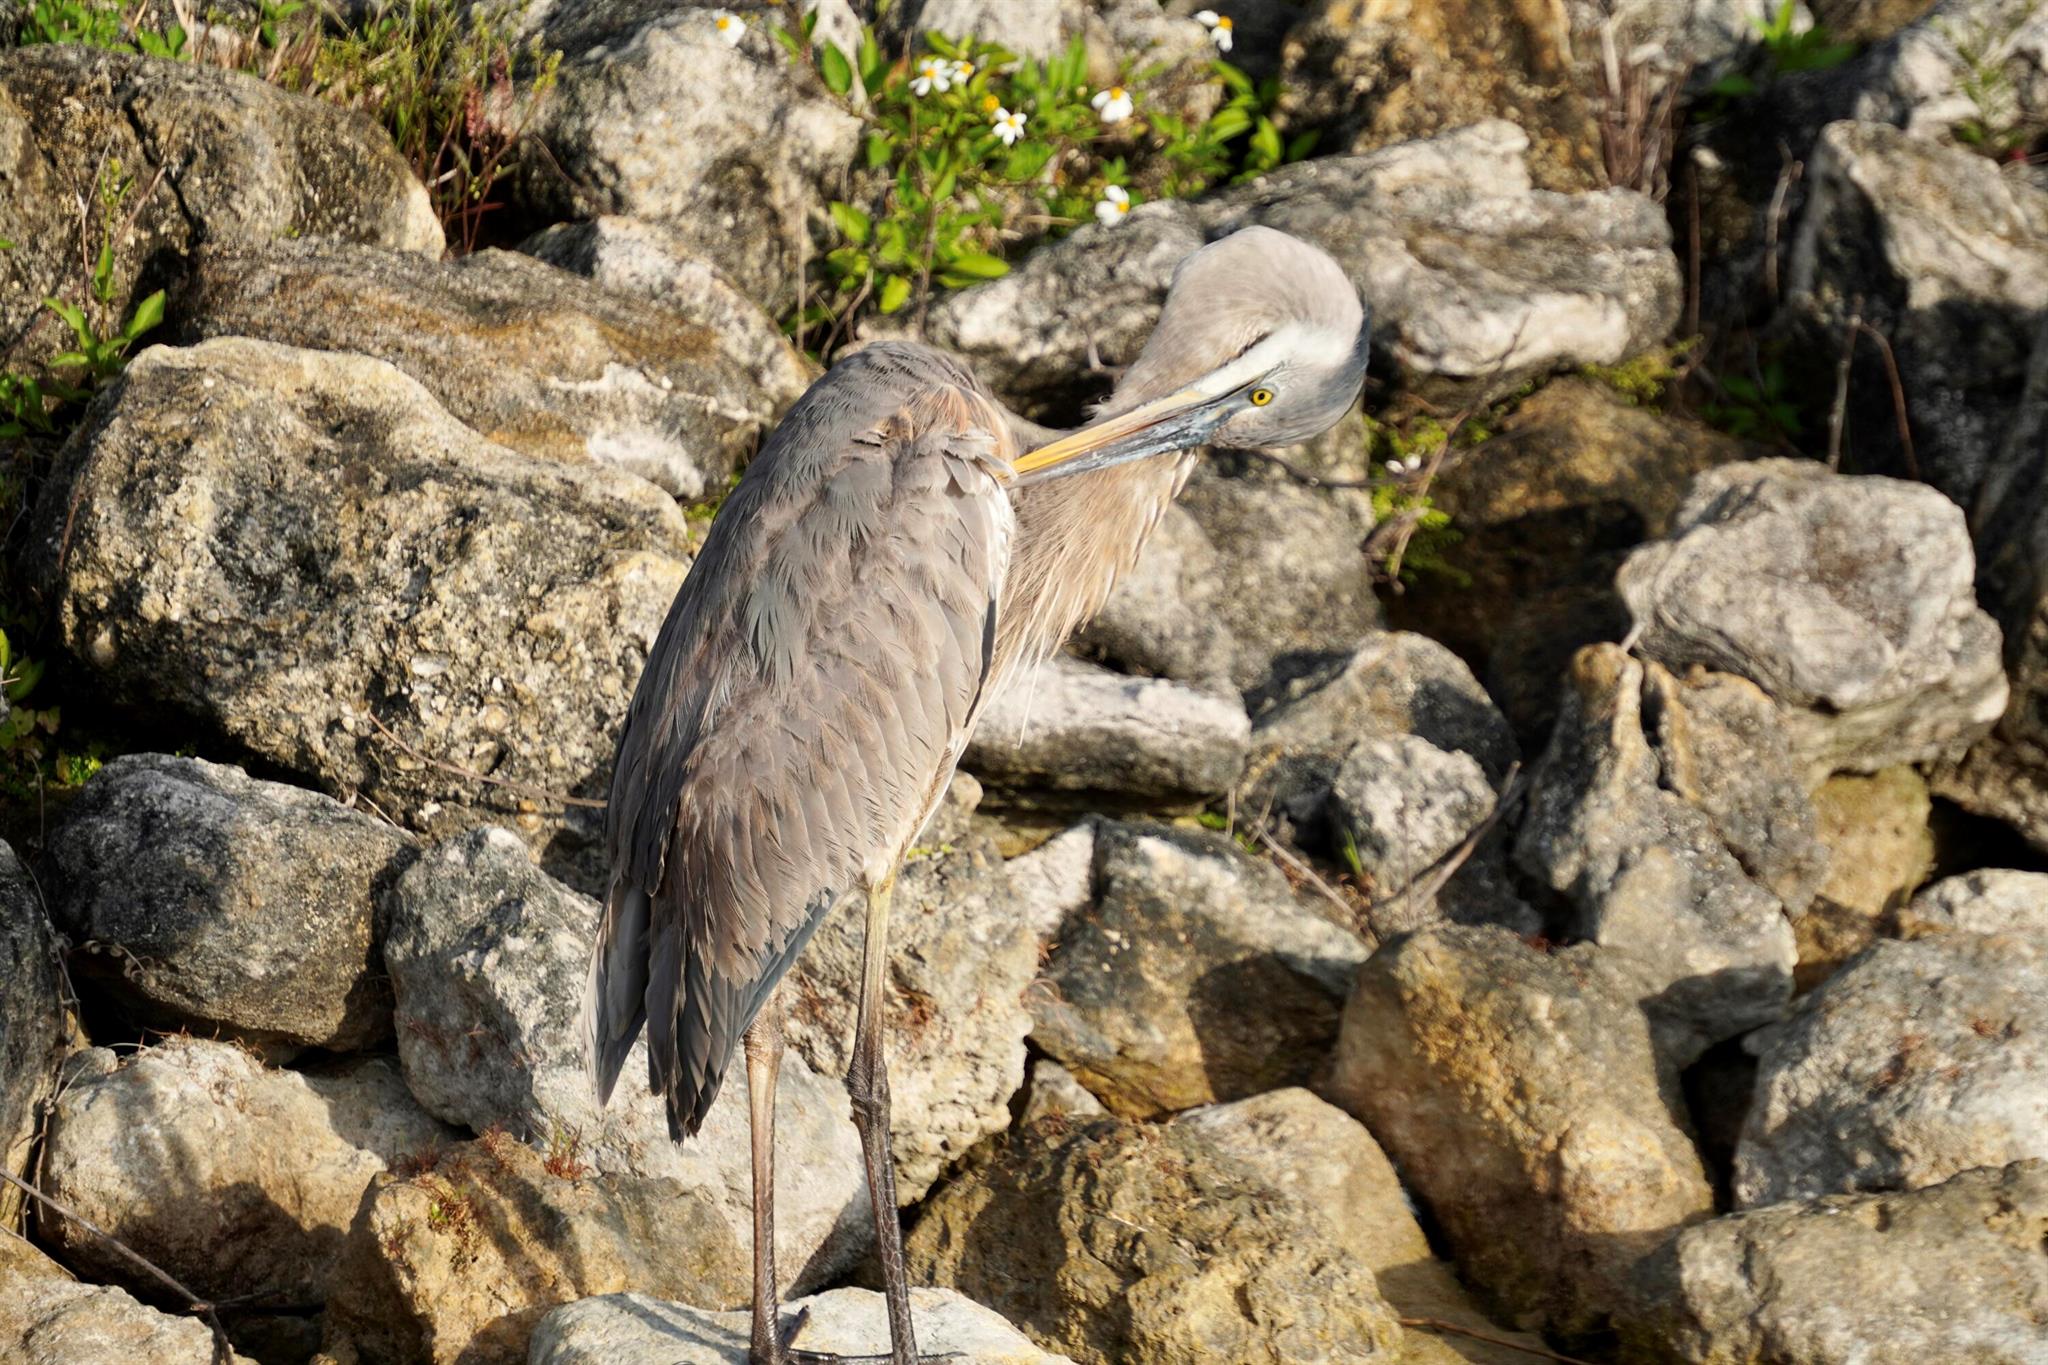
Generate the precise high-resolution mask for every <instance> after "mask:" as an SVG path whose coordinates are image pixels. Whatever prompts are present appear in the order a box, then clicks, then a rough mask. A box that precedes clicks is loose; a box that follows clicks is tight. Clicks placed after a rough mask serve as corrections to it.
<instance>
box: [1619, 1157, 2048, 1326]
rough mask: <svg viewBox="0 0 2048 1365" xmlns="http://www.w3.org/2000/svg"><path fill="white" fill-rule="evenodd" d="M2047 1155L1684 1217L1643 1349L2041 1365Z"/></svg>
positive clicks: (1667, 1255) (1657, 1274) (1655, 1269)
mask: <svg viewBox="0 0 2048 1365" xmlns="http://www.w3.org/2000/svg"><path fill="white" fill-rule="evenodd" d="M2044 1237H2048V1162H2041V1161H2020V1162H2014V1163H2013V1164H2011V1165H2009V1166H2005V1167H2002V1168H2000V1167H1992V1168H1989V1169H1986V1170H1975V1171H1964V1172H1962V1173H1960V1174H1958V1175H1955V1176H1953V1177H1951V1178H1950V1179H1948V1180H1947V1181H1945V1182H1943V1183H1942V1184H1939V1185H1934V1186H1931V1187H1929V1188H1926V1189H1921V1190H1915V1191H1913V1192H1911V1193H1897V1192H1888V1193H1881V1194H1867V1195H1856V1196H1846V1197H1845V1196H1836V1197H1832V1198H1827V1199H1818V1200H1813V1201H1810V1202H1806V1203H1797V1204H1779V1205H1775V1206H1773V1207H1771V1208H1766V1209H1756V1210H1752V1211H1750V1212H1747V1213H1738V1214H1735V1215H1732V1216H1730V1217H1727V1218H1717V1219H1715V1220H1714V1221H1713V1222H1711V1223H1705V1224H1702V1225H1700V1226H1698V1227H1693V1228H1688V1229H1686V1230H1685V1231H1684V1232H1683V1233H1681V1234H1679V1236H1678V1238H1677V1239H1676V1240H1675V1242H1673V1244H1672V1245H1671V1246H1670V1248H1669V1249H1667V1250H1666V1251H1665V1252H1664V1253H1663V1254H1661V1255H1660V1256H1659V1257H1658V1258H1657V1260H1656V1262H1655V1263H1654V1264H1653V1265H1652V1266H1651V1267H1648V1268H1647V1269H1646V1273H1645V1275H1644V1280H1645V1294H1644V1298H1645V1299H1646V1300H1647V1301H1648V1302H1650V1303H1651V1304H1653V1305H1654V1307H1652V1308H1651V1309H1649V1310H1648V1311H1647V1312H1646V1313H1645V1314H1644V1316H1643V1318H1642V1319H1640V1320H1638V1321H1635V1322H1632V1323H1630V1324H1629V1326H1628V1328H1627V1329H1626V1330H1625V1331H1624V1339H1625V1340H1626V1341H1627V1342H1628V1343H1629V1344H1630V1345H1631V1346H1633V1347H1635V1348H1636V1349H1637V1350H1638V1351H1639V1352H1640V1353H1641V1354H1640V1358H1642V1359H1656V1360H1676V1361H1684V1362H1696V1365H1735V1362H1738V1361H1752V1360H1797V1361H1801V1362H1810V1365H1851V1362H1854V1365H1919V1362H1921V1361H1931V1360H1956V1361H1961V1360H1972V1361H1983V1362H1985V1363H1986V1365H2031V1362H2033V1361H2036V1360H2038V1359H2040V1356H2041V1323H2042V1321H2043V1320H2044V1318H2048V1262H2044V1259H2043V1257H2042V1255H2041V1246H2042V1240H2043V1238H2044Z"/></svg>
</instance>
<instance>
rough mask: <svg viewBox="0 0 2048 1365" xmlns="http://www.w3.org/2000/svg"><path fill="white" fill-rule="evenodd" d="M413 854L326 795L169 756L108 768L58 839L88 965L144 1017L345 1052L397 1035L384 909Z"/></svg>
mask: <svg viewBox="0 0 2048 1365" xmlns="http://www.w3.org/2000/svg"><path fill="white" fill-rule="evenodd" d="M414 852H415V847H414V844H413V841H412V839H411V838H409V837H408V836H407V835H405V834H404V833H403V832H402V831H399V830H396V829H393V828H392V827H391V826H390V825H388V824H385V823H383V822H381V821H378V820H373V819H371V818H370V817H369V816H367V815H364V814H362V813H360V812H357V811H353V810H348V809H346V808H344V807H342V806H341V805H339V804H338V803H336V802H335V801H334V800H333V799H332V798H330V797H326V796H322V795H321V794H319V793H318V792H310V791H306V790H304V789H303V788H300V787H290V786H286V785H284V784H282V783H277V782H259V781H257V780H255V779H254V778H251V777H250V776H249V775H248V774H246V773H244V772H243V771H242V770H241V769H239V768H230V767H223V766H221V765H219V764H215V763H208V762H206V761H205V760H204V759H197V758H173V757H171V756H169V755H166V754H133V755H127V756H124V757H121V758H116V759H114V760H113V761H112V762H110V763H108V764H107V765H106V766H105V767H104V768H102V769H100V771H99V772H98V774H96V775H95V776H94V777H93V779H92V781H91V782H89V783H87V784H86V788H85V790H84V791H83V792H81V793H80V794H79V796H78V798H77V799H76V800H75V801H73V802H72V804H71V806H70V808H69V810H68V811H66V813H65V816H64V819H63V822H62V823H61V824H59V825H58V826H57V828H56V829H55V831H53V832H52V834H51V836H50V844H49V859H50V864H51V868H52V871H53V873H54V874H55V875H54V876H53V877H52V879H51V890H52V891H53V892H54V893H55V896H56V909H57V916H58V919H59V920H60V922H61V923H62V924H63V926H64V930H65V932H66V933H67V934H69V935H70V936H71V938H72V940H73V942H75V943H77V944H78V945H79V947H80V948H81V949H84V951H82V952H80V953H78V954H77V955H76V956H74V957H73V959H72V961H73V963H74V964H75V969H76V971H77V972H78V973H79V975H80V977H81V978H82V979H84V980H88V981H91V982H92V983H93V985H94V987H95V989H96V990H97V991H98V992H99V993H100V994H102V995H103V996H105V997H107V998H109V999H112V1000H114V1001H116V1002H118V1004H119V1005H120V1006H121V1008H122V1010H123V1011H124V1012H125V1013H127V1014H128V1015H130V1016H131V1017H132V1018H134V1019H135V1020H136V1021H137V1022H139V1023H141V1024H142V1025H143V1026H145V1027H147V1028H150V1029H152V1030H155V1031H157V1032H164V1033H169V1032H176V1031H178V1030H181V1029H190V1030H196V1031H199V1032H201V1033H205V1034H208V1035H211V1036H217V1037H228V1038H237V1039H240V1040H242V1041H244V1042H247V1043H251V1044H255V1045H257V1046H264V1047H273V1048H275V1047H284V1048H292V1047H321V1048H327V1049H329V1050H330V1051H334V1052H352V1051H358V1050H361V1049H364V1048H367V1047H370V1046H373V1045H375V1044H376V1043H378V1042H380V1041H384V1040H387V1039H388V1038H389V1037H390V1034H391V991H390V986H389V985H388V983H387V982H386V981H385V980H384V967H383V962H382V960H381V956H382V955H381V954H380V953H379V951H378V946H377V940H378V937H379V931H380V928H381V925H380V920H381V918H382V916H381V910H380V901H381V900H382V897H383V894H384V892H385V891H387V890H388V889H389V887H390V884H391V882H392V881H393V880H395V879H396V878H397V876H398V873H399V872H400V870H401V869H402V868H403V867H404V866H405V865H406V864H407V863H408V862H410V861H411V860H412V858H413V856H414Z"/></svg>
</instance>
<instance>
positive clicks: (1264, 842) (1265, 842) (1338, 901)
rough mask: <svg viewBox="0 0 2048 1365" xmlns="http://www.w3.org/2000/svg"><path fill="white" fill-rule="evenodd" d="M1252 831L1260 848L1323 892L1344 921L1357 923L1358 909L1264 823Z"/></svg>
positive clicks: (1255, 826) (1254, 827) (1257, 825)
mask: <svg viewBox="0 0 2048 1365" xmlns="http://www.w3.org/2000/svg"><path fill="white" fill-rule="evenodd" d="M1251 831H1252V838H1254V839H1257V840H1258V841H1259V845H1260V847H1262V848H1264V849H1265V850H1266V852H1268V853H1270V854H1272V855H1273V856H1274V857H1275V858H1278V859H1279V860H1280V861H1281V862H1282V863H1283V864H1285V865H1286V866H1287V867H1288V868H1290V869H1292V870H1293V871H1294V872H1295V873H1296V874H1297V875H1298V876H1300V878H1301V879H1302V880H1303V881H1305V882H1307V883H1308V884H1309V885H1310V886H1312V887H1314V888H1315V889H1316V890H1317V891H1319V892H1321V893H1322V895H1323V898H1324V899H1325V900H1327V901H1329V902H1330V904H1332V905H1334V906H1336V907H1337V908H1338V909H1339V910H1341V911H1343V912H1344V919H1345V921H1346V922H1347V923H1355V922H1356V921H1357V919H1358V907H1357V906H1356V905H1354V904H1352V903H1351V902H1350V901H1347V900H1345V899H1344V897H1342V896H1341V895H1339V894H1338V893H1337V888H1336V887H1334V886H1332V885H1330V884H1329V883H1328V882H1327V881H1324V880H1323V878H1322V875H1321V874H1320V873H1318V872H1317V871H1316V870H1315V869H1314V868H1312V867H1310V866H1309V865H1308V863H1307V862H1306V861H1305V860H1303V859H1302V858H1301V857H1300V856H1299V855H1298V854H1296V853H1293V852H1292V851H1290V850H1289V849H1288V848H1287V846H1286V845H1285V844H1283V843H1281V842H1280V841H1279V840H1278V839H1275V838H1274V837H1273V836H1272V835H1271V834H1268V833H1267V832H1266V826H1265V824H1264V822H1261V823H1259V824H1256V825H1253V826H1252V827H1251Z"/></svg>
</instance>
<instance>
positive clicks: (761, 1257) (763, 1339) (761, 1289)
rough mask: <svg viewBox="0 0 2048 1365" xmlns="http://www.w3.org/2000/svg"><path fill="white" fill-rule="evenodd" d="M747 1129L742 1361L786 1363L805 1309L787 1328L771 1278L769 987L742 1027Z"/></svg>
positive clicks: (777, 1016)
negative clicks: (749, 1227)
mask: <svg viewBox="0 0 2048 1365" xmlns="http://www.w3.org/2000/svg"><path fill="white" fill-rule="evenodd" d="M746 1046H747V1134H748V1137H749V1138H750V1139H751V1140H752V1145H753V1153H754V1330H753V1339H752V1342H751V1344H750V1345H749V1347H748V1350H747V1365H786V1363H787V1362H788V1360H789V1343H790V1342H791V1340H793V1339H794V1338H795V1336H796V1334H797V1333H798V1332H799V1331H801V1330H803V1325H804V1320H805V1318H806V1317H808V1315H809V1314H808V1310H806V1312H804V1313H801V1314H799V1315H798V1316H797V1318H796V1319H795V1321H793V1322H792V1323H791V1324H790V1326H789V1327H788V1329H787V1330H785V1329H784V1328H783V1327H782V1325H781V1322H780V1318H781V1315H782V1298H781V1291H780V1290H779V1289H778V1288H777V1286H776V1281H775V1079H776V1077H777V1075H779V1074H780V1072H781V1070H782V992H781V991H780V990H779V989H778V990H773V991H770V992H769V993H768V999H767V1000H766V1001H765V1002H763V1004H762V1005H761V1012H760V1013H759V1014H757V1015H755V1016H754V1022H753V1023H752V1024H750V1025H748V1026H747V1034H746Z"/></svg>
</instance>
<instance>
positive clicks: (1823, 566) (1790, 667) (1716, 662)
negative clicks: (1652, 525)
mask: <svg viewBox="0 0 2048 1365" xmlns="http://www.w3.org/2000/svg"><path fill="white" fill-rule="evenodd" d="M1974 572H1975V557H1974V555H1973V554H1972V552H1971V549H1970V537H1969V532H1968V530H1967V528H1966V527H1965V525H1964V521H1963V515H1962V511H1961V509H1959V508H1957V507H1956V506H1955V504H1953V503H1951V502H1949V501H1948V500H1947V499H1946V498H1944V497H1942V496H1941V495H1940V494H1939V493H1936V492H1934V491H1933V490H1932V489H1929V488H1925V487H1922V486H1920V485H1918V484H1910V483H1903V482H1900V481H1898V480H1895V479H1884V478H1848V477H1844V476H1841V475H1837V474H1832V473H1830V472H1828V470H1827V468H1826V467H1825V466H1824V465H1821V464H1818V463H1815V462H1812V461H1808V460H1757V461H1754V462H1751V463H1746V464H1736V465H1724V466H1722V467H1720V468H1718V469H1712V470H1709V471H1707V472H1706V473H1704V474H1702V475H1700V476H1699V478H1697V479H1695V480H1694V481H1693V486H1692V489H1691V491H1690V492H1689V493H1688V494H1687V495H1686V499H1685V503H1684V505H1683V506H1682V507H1681V508H1680V509H1679V511H1678V515H1677V518H1676V520H1675V522H1674V525H1673V529H1672V533H1671V535H1670V536H1669V537H1668V538H1666V539H1664V540H1661V541H1658V542H1656V543H1655V544H1651V545H1645V546H1643V547H1642V548H1641V549H1639V550H1637V551H1635V552H1634V553H1633V554H1631V555H1630V556H1629V557H1628V561H1627V563H1625V564H1624V565H1623V566H1622V569H1621V573H1620V575H1619V577H1618V578H1617V579H1616V587H1617V588H1618V589H1619V590H1620V592H1621V595H1622V597H1623V598H1624V599H1625V600H1626V601H1627V602H1628V606H1629V610H1630V612H1631V613H1632V614H1633V616H1634V618H1635V622H1636V625H1635V630H1636V647H1637V649H1638V650H1639V651H1640V652H1641V653H1642V654H1644V655H1646V656H1647V657H1649V658H1653V659H1656V660H1658V661H1660V662H1662V663H1664V664H1667V665H1669V666H1671V667H1674V668H1676V667H1683V666H1685V665H1687V664H1694V663H1698V664H1705V665H1706V666H1707V667H1709V668H1717V669H1721V670H1724V671H1726V672H1730V673H1738V674H1741V675H1742V676H1743V677H1746V678H1749V679H1750V680H1751V681H1753V682H1755V683H1756V684H1757V685H1758V686H1759V687H1761V688H1763V690H1764V691H1765V692H1767V693H1769V694H1770V695H1771V697H1772V698H1773V699H1774V700H1776V701H1777V702H1779V703H1780V705H1781V706H1782V707H1783V708H1784V710H1785V718H1786V723H1787V725H1788V727H1789V728H1790V730H1791V734H1792V742H1793V748H1794V751H1795V752H1796V753H1797V755H1798V757H1799V759H1800V761H1801V762H1803V763H1804V764H1806V766H1807V768H1808V769H1809V771H1810V772H1811V773H1812V774H1813V775H1814V777H1815V779H1816V780H1817V779H1818V778H1821V777H1825V776H1826V775H1827V774H1828V773H1829V772H1832V771H1836V770H1838V769H1842V768H1849V769H1854V770H1856V771H1860V772H1875V771H1876V770H1878V769H1879V768H1885V767H1890V766H1891V765H1893V764H1896V763H1917V762H1923V761H1926V760H1929V759H1933V758H1938V757H1941V756H1943V755H1955V754H1960V753H1961V752H1962V751H1963V750H1964V749H1966V748H1968V747H1969V745H1970V744H1971V742H1973V741H1974V740H1976V739H1977V738H1978V737H1979V736H1981V735H1983V734H1984V733H1985V732H1986V731H1987V730H1988V729H1989V728H1990V726H1991V723H1992V722H1993V721H1994V720H1996V719H1997V718H1998V715H1999V712H2000V711H2001V710H2003V708H2004V706H2005V700H2006V690H2007V689H2006V682H2005V675H2004V672H2003V671H2002V669H2001V666H2000V661H1999V633H1998V627H1997V625H1996V624H1995V623H1993V621H1992V620H1991V618H1990V617H1989V616H1988V615H1986V614H1985V613H1984V612H1983V611H1982V610H1980V609H1979V608H1978V606H1977V601H1976V597H1975V595H1974V592H1973V590H1972V586H1971V583H1972V578H1973V576H1974Z"/></svg>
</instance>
